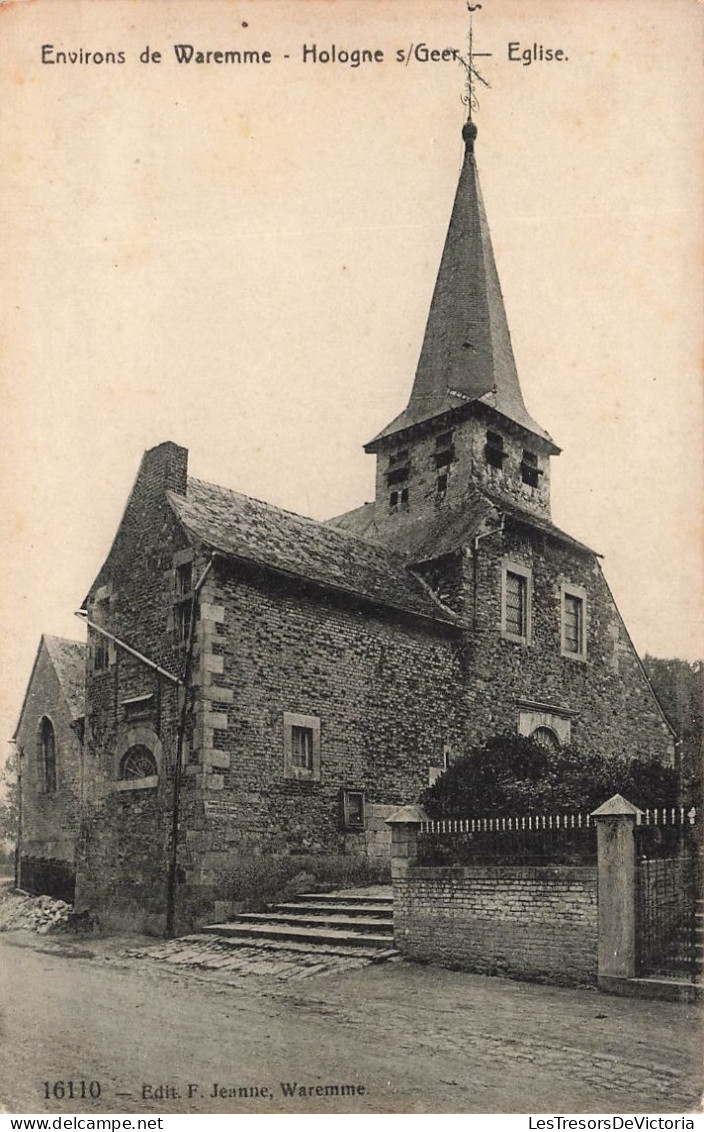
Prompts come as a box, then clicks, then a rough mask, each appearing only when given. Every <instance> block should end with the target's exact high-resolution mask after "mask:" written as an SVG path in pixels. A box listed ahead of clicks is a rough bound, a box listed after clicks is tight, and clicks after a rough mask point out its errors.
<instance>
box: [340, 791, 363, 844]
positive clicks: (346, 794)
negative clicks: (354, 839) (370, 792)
mask: <svg viewBox="0 0 704 1132" xmlns="http://www.w3.org/2000/svg"><path fill="white" fill-rule="evenodd" d="M352 798H361V813H362V820H361V821H359V822H354V821H352V818H351V813H352V806H351V804H350V803H351V799H352ZM342 828H343V829H344V830H345V832H346V833H364V831H365V829H366V828H367V799H366V795H365V793H364V790H347V789H344V788H343V791H342Z"/></svg>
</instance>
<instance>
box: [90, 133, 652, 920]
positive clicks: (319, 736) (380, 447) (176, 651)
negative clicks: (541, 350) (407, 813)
mask: <svg viewBox="0 0 704 1132" xmlns="http://www.w3.org/2000/svg"><path fill="white" fill-rule="evenodd" d="M476 133H477V131H476V127H475V126H474V124H473V123H471V122H468V123H467V124H466V125H465V127H464V130H463V136H464V143H465V153H464V161H463V165H462V171H461V174H460V180H459V186H458V189H457V195H456V199H455V203H454V207H453V210H452V215H451V218H450V225H449V230H448V233H447V238H446V242H445V247H444V250H443V253H442V259H441V263H440V268H439V272H438V276H437V282H436V286H435V292H434V295H433V299H432V303H431V307H430V313H429V317H428V322H427V327H426V331H425V337H424V340H423V345H422V350H421V354H420V360H419V362H418V367H417V371H416V374H415V380H414V382H413V387H412V390H411V395H410V399H409V402H408V405H407V406H406V408H405V409H403V411H402V412H401V413H400V414H399V416H397V417H396V418H395V419H394V420H393V421H392V422H391V423H390V424H388V425H387V426H386V427H385V428H383V429H381V431H380V432H379V433H378V434H377V435H376V436H375V437H374V438H373V439H372V440H370V442H369V443H368V444H367V445H366V451H367V452H368V453H370V454H372V455H373V456H374V457H375V459H376V495H375V499H374V501H373V502H372V503H367V504H364V505H363V506H361V507H359V508H357V509H356V510H354V511H351V512H349V513H348V514H345V515H341V516H338V517H336V518H334V519H331V520H330V521H329V522H327V523H324V522H316V521H314V520H312V519H308V518H305V517H302V516H300V515H296V514H292V513H290V512H287V511H284V510H281V509H280V508H278V507H274V506H271V505H269V504H266V503H263V502H260V501H258V500H256V499H252V498H248V497H246V496H243V495H240V494H238V493H237V492H235V491H232V490H229V489H227V488H224V487H219V486H216V485H214V484H210V483H204V482H202V481H200V480H196V479H193V478H192V477H190V476H189V475H188V453H187V452H186V450H185V449H183V448H182V447H179V446H178V445H177V444H175V443H172V442H166V443H163V444H160V445H158V446H157V447H156V448H153V449H151V450H150V451H149V452H147V453H145V455H144V457H143V459H142V462H141V465H140V468H139V472H138V474H137V478H136V481H135V484H134V487H133V489H132V492H131V494H130V496H129V498H128V500H127V504H126V508H125V512H124V515H123V518H122V521H121V523H120V525H119V528H118V531H117V533H116V536H115V539H114V542H113V545H112V547H111V549H110V551H109V553H108V556H107V558H106V561H105V564H104V566H103V568H102V569H101V571H100V573H99V575H98V577H97V578H96V580H95V583H94V585H93V586H92V588H91V590H90V593H89V594H88V595H87V598H86V600H85V603H84V612H85V618H86V620H87V623H88V653H87V668H86V700H85V751H86V756H85V757H86V758H87V759H91V760H93V763H94V766H95V768H96V769H97V771H98V781H99V785H98V787H97V789H96V791H95V798H94V801H93V803H92V805H91V807H90V809H89V811H88V813H87V814H86V819H85V821H84V826H83V834H82V838H81V843H80V845H79V849H78V869H77V889H76V899H77V909H78V910H79V911H83V910H86V911H90V912H91V913H92V914H93V915H94V916H96V917H97V918H98V919H103V920H104V921H106V922H111V923H113V924H123V925H125V926H131V927H139V928H142V929H146V930H150V931H155V932H157V931H162V930H163V929H164V926H165V925H166V926H167V928H169V929H170V930H178V929H181V928H190V927H192V926H195V925H197V924H199V923H203V922H205V921H207V920H208V919H209V918H212V917H214V916H217V917H222V916H224V915H227V914H228V913H229V912H236V911H238V910H240V909H243V908H255V907H257V906H259V907H261V905H262V904H263V903H264V902H265V901H266V900H267V899H270V898H271V899H273V898H274V897H275V896H279V895H281V894H283V893H285V892H286V891H287V888H288V886H290V885H295V884H296V881H297V878H300V877H303V878H304V881H305V884H306V885H307V886H308V887H310V886H311V885H313V884H314V882H319V883H326V882H331V883H333V884H338V885H339V884H344V883H351V882H354V881H359V880H361V879H375V878H381V877H383V876H384V875H385V872H386V869H387V858H388V847H389V835H388V832H387V827H386V826H385V824H384V823H385V818H386V817H387V816H388V815H389V813H390V812H391V811H392V810H393V809H395V808H396V807H398V806H399V805H401V804H405V803H411V802H414V801H416V800H417V798H418V796H419V794H420V792H421V791H422V790H423V789H424V788H425V787H426V786H427V785H428V783H429V782H430V781H433V779H434V778H435V777H436V776H437V775H438V774H439V773H441V772H442V769H443V768H444V767H445V766H447V765H448V763H449V762H450V761H451V760H452V759H454V758H456V757H458V756H460V755H461V754H462V753H463V751H466V750H467V749H468V748H469V747H470V746H472V745H473V744H475V743H476V742H477V741H479V740H483V739H485V738H487V737H488V736H490V735H493V734H496V733H500V732H514V733H515V732H519V733H521V734H524V735H535V736H536V737H537V738H538V739H539V740H540V741H541V742H543V743H546V744H549V745H553V746H557V745H559V744H564V743H568V742H573V743H575V744H578V745H579V746H580V747H583V748H585V749H596V750H599V751H603V752H604V753H607V754H614V755H615V754H618V755H623V756H635V755H638V756H655V757H658V758H660V759H662V760H663V761H671V760H672V758H673V753H674V735H673V732H672V729H671V727H670V725H669V724H668V722H667V720H666V718H665V716H664V714H663V711H662V709H661V707H660V705H659V703H658V701H657V699H656V697H655V695H654V692H653V690H652V688H651V686H650V684H649V682H648V679H647V676H646V674H645V671H644V669H643V666H642V664H641V661H640V659H639V657H638V655H637V653H636V651H635V649H634V647H633V644H632V642H631V639H630V637H629V635H628V631H627V629H626V626H625V625H624V623H623V620H622V618H621V616H620V614H619V611H618V609H617V607H616V605H615V602H614V599H613V597H612V595H611V592H610V590H609V587H608V584H607V582H606V580H605V577H604V574H603V573H602V569H601V565H600V560H599V556H598V554H597V553H596V552H595V551H594V550H592V549H591V548H590V547H588V546H585V545H584V544H582V543H581V542H579V541H578V540H577V539H575V538H573V537H571V536H570V535H569V534H567V533H565V532H564V531H563V530H560V529H559V528H558V527H556V526H555V524H554V523H553V522H552V518H551V510H550V478H551V461H552V460H553V458H554V457H555V456H557V455H558V454H559V451H560V450H559V448H558V446H557V444H556V443H555V442H554V441H553V439H552V438H551V436H550V435H549V433H548V432H547V431H546V430H545V429H544V428H543V427H542V426H541V425H540V424H538V423H537V422H536V421H535V420H534V419H533V418H532V416H531V415H530V413H529V412H528V409H527V408H526V405H525V402H524V399H523V394H522V391H521V386H520V382H519V379H518V375H517V371H516V364H515V361H514V356H513V350H512V346H511V339H510V334H509V329H508V323H507V318H506V312H505V310H504V303H503V298H502V295H501V288H500V285H499V280H498V276H497V270H496V264H495V262H494V255H493V251H492V246H491V237H490V233H489V226H488V223H487V218H486V214H485V211H484V204H483V201H482V196H481V191H480V187H479V180H478V175H477V166H476V160H475V152H474V150H475V141H476Z"/></svg>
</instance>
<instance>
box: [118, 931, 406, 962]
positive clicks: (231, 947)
mask: <svg viewBox="0 0 704 1132" xmlns="http://www.w3.org/2000/svg"><path fill="white" fill-rule="evenodd" d="M184 938H185V939H188V940H189V942H191V941H192V943H193V944H194V945H195V946H200V947H201V948H202V949H203V948H207V947H217V948H218V949H220V950H222V951H223V952H224V951H225V950H227V951H232V952H241V951H243V952H246V953H248V954H254V953H255V952H258V951H259V952H262V953H272V954H275V955H276V954H281V955H306V956H310V955H337V956H341V957H343V958H348V959H369V960H370V961H371V962H373V963H383V962H385V961H386V960H387V959H394V958H398V959H400V958H401V955H400V953H399V952H398V951H397V950H396V948H395V947H389V946H388V944H389V942H390V941H389V940H387V941H386V944H387V946H386V947H383V948H380V947H377V946H374V947H360V945H359V943H358V942H355V944H354V946H353V947H352V946H349V945H348V944H344V943H316V945H315V947H314V948H311V946H310V943H299V942H297V941H296V940H292V939H273V938H272V939H257V940H255V939H252V938H251V937H250V936H242V937H237V936H229V935H228V936H225V935H216V934H210V935H208V934H205V930H204V929H203V930H202V931H201V933H200V934H199V935H197V936H191V937H188V936H187V937H184ZM135 954H136V952H135Z"/></svg>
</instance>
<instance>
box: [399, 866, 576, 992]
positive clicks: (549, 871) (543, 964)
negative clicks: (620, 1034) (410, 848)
mask: <svg viewBox="0 0 704 1132" xmlns="http://www.w3.org/2000/svg"><path fill="white" fill-rule="evenodd" d="M393 888H394V938H395V943H396V946H397V947H398V948H399V950H400V951H401V952H402V953H403V954H404V955H407V956H408V957H409V958H410V959H415V960H421V961H424V962H429V963H436V964H438V965H440V966H444V967H459V968H462V969H464V970H468V971H477V972H481V973H483V974H488V975H513V976H516V977H519V978H527V979H538V980H545V981H550V982H557V983H565V984H568V983H592V982H596V977H597V891H596V888H597V884H596V869H595V868H587V867H581V868H575V867H568V866H556V867H548V866H542V867H540V868H538V867H530V868H527V867H517V866H516V867H503V866H502V867H491V866H478V865H475V866H466V867H463V868H454V867H453V868H437V867H422V866H413V867H411V868H410V869H409V871H408V874H407V875H406V876H405V877H398V878H395V879H394V885H393Z"/></svg>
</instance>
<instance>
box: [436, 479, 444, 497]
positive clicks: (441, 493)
mask: <svg viewBox="0 0 704 1132" xmlns="http://www.w3.org/2000/svg"><path fill="white" fill-rule="evenodd" d="M436 492H437V494H438V495H439V496H440V498H441V499H444V498H445V496H446V495H447V476H446V475H445V474H443V475H441V476H438V478H437V484H436Z"/></svg>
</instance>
